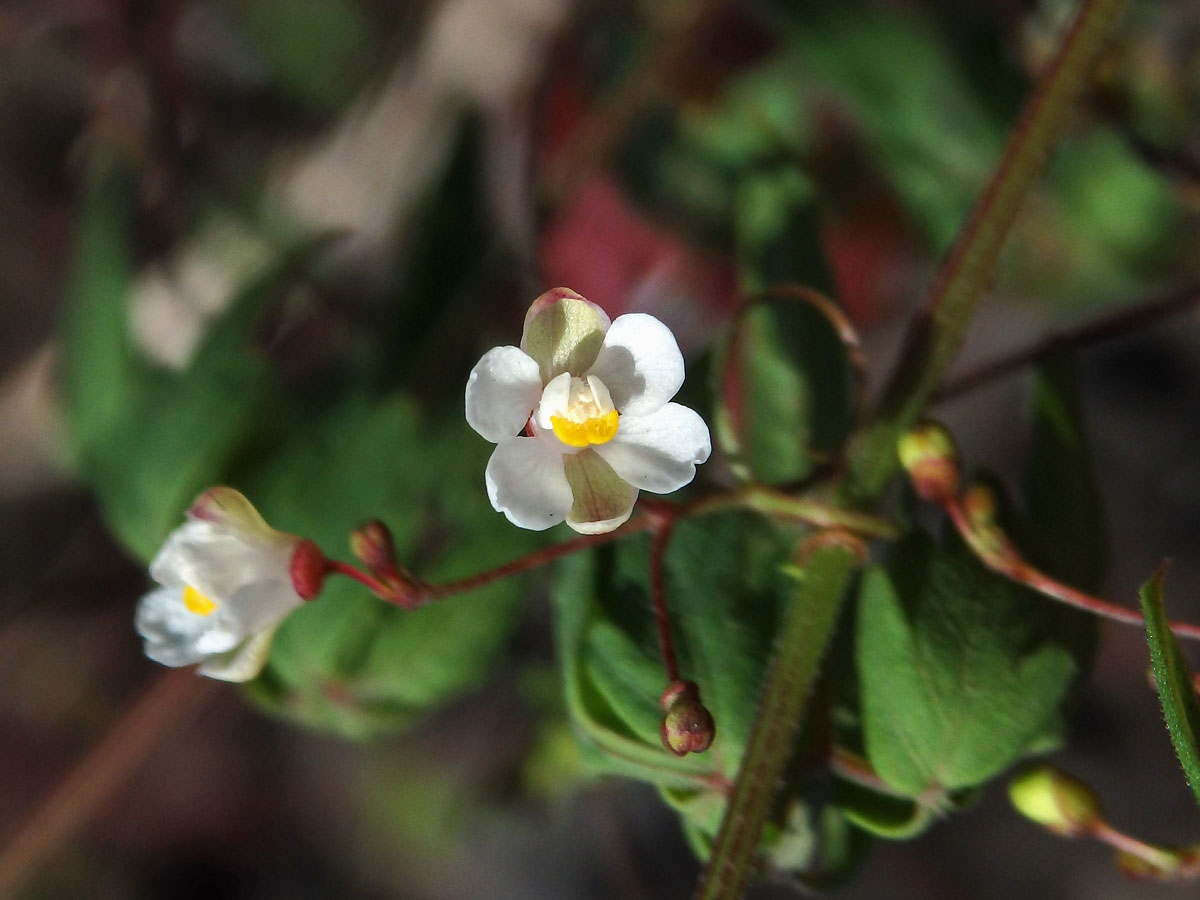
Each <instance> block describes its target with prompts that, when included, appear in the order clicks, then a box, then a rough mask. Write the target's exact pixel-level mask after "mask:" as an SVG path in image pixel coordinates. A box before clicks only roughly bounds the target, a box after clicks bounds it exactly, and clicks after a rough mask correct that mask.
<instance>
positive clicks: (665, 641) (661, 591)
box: [650, 519, 679, 682]
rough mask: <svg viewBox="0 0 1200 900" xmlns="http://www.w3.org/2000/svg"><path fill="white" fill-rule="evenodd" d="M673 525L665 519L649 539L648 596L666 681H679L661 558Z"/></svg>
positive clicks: (664, 554)
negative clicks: (651, 605) (652, 608)
mask: <svg viewBox="0 0 1200 900" xmlns="http://www.w3.org/2000/svg"><path fill="white" fill-rule="evenodd" d="M674 525H675V523H674V521H673V520H671V519H666V520H665V521H664V522H663V523H662V524H661V525H659V526H658V527H657V528H655V529H654V537H653V539H651V541H650V596H651V600H652V601H653V603H654V625H655V627H656V628H657V629H658V649H659V652H660V653H662V661H663V668H664V669H665V670H666V672H667V681H671V682H674V681H679V663H678V662H677V661H676V659H675V642H674V641H673V640H672V639H671V617H670V615H669V614H668V612H667V588H666V578H665V577H664V573H663V559H664V557H665V556H666V554H667V542H668V541H670V539H671V531H672V530H673V529H674Z"/></svg>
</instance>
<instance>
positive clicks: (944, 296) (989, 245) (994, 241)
mask: <svg viewBox="0 0 1200 900" xmlns="http://www.w3.org/2000/svg"><path fill="white" fill-rule="evenodd" d="M1124 7H1125V0H1084V2H1083V5H1082V7H1081V8H1080V11H1079V15H1078V17H1077V18H1076V20H1075V24H1074V25H1073V26H1072V28H1071V31H1070V32H1069V33H1068V34H1067V36H1066V39H1065V40H1064V41H1063V43H1062V46H1061V47H1060V48H1059V52H1058V56H1057V57H1056V58H1055V60H1054V62H1053V63H1052V64H1051V66H1050V68H1049V69H1048V70H1047V71H1046V73H1045V75H1043V77H1042V80H1041V82H1040V83H1039V84H1038V88H1037V90H1036V91H1035V92H1034V95H1033V97H1032V98H1031V99H1030V101H1029V103H1028V105H1027V106H1026V108H1025V111H1024V112H1023V113H1022V116H1021V120H1020V122H1019V123H1018V124H1017V126H1016V128H1015V129H1014V130H1013V133H1012V136H1011V137H1010V138H1009V141H1008V145H1007V146H1006V147H1005V150H1004V155H1003V157H1002V158H1001V161H1000V165H999V166H998V168H997V169H996V171H995V173H994V174H993V175H992V179H991V181H990V182H989V183H988V186H987V188H986V189H985V190H984V192H983V194H982V196H980V198H979V200H978V201H976V204H975V207H974V208H973V209H972V210H971V214H970V216H969V218H968V219H967V222H966V224H965V225H964V226H963V228H962V230H961V231H960V232H959V235H958V238H957V239H956V240H955V242H954V246H953V247H951V248H950V252H949V253H948V254H947V256H946V258H945V259H944V260H943V262H942V265H941V268H940V269H939V270H938V274H937V277H936V279H935V280H934V283H933V287H932V289H931V291H930V297H929V303H928V306H927V307H926V309H925V310H924V311H923V313H922V314H921V315H920V316H919V317H918V318H917V319H916V320H915V321H914V322H913V324H912V327H911V328H910V330H909V334H908V339H907V343H906V349H905V351H904V352H903V353H902V354H901V357H900V363H899V366H898V368H897V370H896V372H895V373H894V374H893V376H892V379H891V381H890V383H889V385H888V388H887V390H886V391H885V393H884V396H883V400H882V401H881V403H880V407H879V412H878V414H877V416H876V417H875V419H874V421H873V422H872V424H870V425H869V426H867V428H866V429H865V430H864V431H863V432H862V433H861V434H860V435H859V436H858V438H857V439H856V440H855V442H854V445H853V446H852V448H851V455H850V459H849V471H848V473H847V479H846V483H845V485H844V486H843V493H844V497H845V499H847V500H850V501H852V502H854V503H866V502H869V501H870V500H872V499H874V498H876V497H878V496H879V495H880V494H881V493H882V492H883V489H884V488H885V487H886V486H887V483H888V480H889V479H890V478H891V476H892V474H893V473H894V472H895V469H896V449H895V448H896V441H897V439H898V438H899V437H900V435H901V434H902V433H903V432H904V431H906V430H907V429H908V428H910V427H911V426H912V425H913V424H914V423H915V422H916V421H917V419H918V418H919V417H920V415H921V413H922V411H923V410H924V409H925V406H926V404H927V403H928V402H929V399H930V397H931V396H932V394H933V392H934V389H935V388H936V387H937V385H938V382H939V381H940V380H941V377H942V375H943V374H944V373H945V371H946V369H947V367H948V366H949V365H950V362H951V361H952V360H953V358H954V356H955V354H956V353H957V352H958V348H959V345H960V344H961V343H962V339H963V336H964V334H965V333H966V329H967V325H968V324H969V323H970V321H971V318H972V316H973V315H974V313H975V308H976V306H978V304H979V299H980V297H981V296H982V294H983V291H984V288H985V287H986V286H987V283H988V281H989V280H990V278H991V276H992V272H993V270H994V269H995V266H996V260H997V258H998V257H999V255H1000V249H1001V247H1002V246H1003V244H1004V240H1005V238H1006V237H1007V236H1008V233H1009V230H1010V229H1011V227H1012V223H1013V221H1014V220H1015V218H1016V215H1017V212H1018V211H1019V210H1020V208H1021V204H1022V203H1023V201H1024V200H1025V197H1026V195H1027V194H1028V193H1029V190H1030V188H1031V187H1032V186H1033V184H1034V182H1035V181H1036V179H1037V178H1038V176H1039V175H1040V174H1041V171H1042V167H1043V165H1044V164H1045V161H1046V158H1047V156H1048V155H1049V153H1050V150H1051V149H1052V148H1053V147H1054V145H1055V144H1056V143H1057V142H1058V139H1059V137H1060V135H1061V134H1062V131H1063V128H1064V126H1065V125H1066V123H1067V120H1068V118H1069V116H1070V113H1071V112H1072V110H1073V109H1074V107H1075V103H1076V101H1077V100H1078V98H1079V96H1080V95H1081V94H1082V93H1083V91H1084V89H1085V87H1086V86H1087V83H1088V79H1089V77H1090V75H1091V73H1092V70H1093V68H1094V67H1095V65H1096V62H1097V60H1098V59H1099V57H1100V53H1101V51H1102V50H1103V49H1104V46H1105V44H1106V42H1107V41H1108V39H1109V37H1110V36H1111V34H1112V32H1113V31H1114V29H1115V27H1116V24H1117V20H1118V18H1119V16H1120V14H1121V11H1122V10H1123V9H1124Z"/></svg>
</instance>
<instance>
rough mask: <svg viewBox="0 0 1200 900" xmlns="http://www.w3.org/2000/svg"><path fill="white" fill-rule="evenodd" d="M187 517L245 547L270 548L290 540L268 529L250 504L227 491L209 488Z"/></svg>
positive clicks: (198, 499)
mask: <svg viewBox="0 0 1200 900" xmlns="http://www.w3.org/2000/svg"><path fill="white" fill-rule="evenodd" d="M187 514H188V517H189V518H192V519H200V520H202V521H205V522H210V523H212V524H213V525H215V526H216V527H217V528H218V529H219V530H221V531H228V532H232V533H233V534H235V535H237V536H238V537H240V538H241V539H242V540H244V541H246V542H247V543H259V544H273V543H278V542H279V541H280V539H281V538H282V539H283V540H285V541H286V540H287V539H288V538H289V537H290V535H284V534H281V533H280V532H278V531H276V530H275V529H274V528H272V527H271V526H270V525H268V524H267V523H266V521H265V520H264V519H263V517H262V516H261V515H259V513H258V510H257V509H255V508H254V504H253V503H251V502H250V501H249V500H247V499H246V497H245V495H244V494H242V493H241V491H236V490H234V489H233V488H231V487H224V486H221V487H214V488H209V489H208V490H207V491H205V492H204V493H203V494H201V495H200V496H199V497H197V498H196V499H195V501H194V502H193V503H192V507H191V509H189V510H188V512H187Z"/></svg>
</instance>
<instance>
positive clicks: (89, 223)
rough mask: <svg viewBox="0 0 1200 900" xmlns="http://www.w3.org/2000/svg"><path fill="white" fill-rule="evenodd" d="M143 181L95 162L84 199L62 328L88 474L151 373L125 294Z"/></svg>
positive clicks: (79, 451)
mask: <svg viewBox="0 0 1200 900" xmlns="http://www.w3.org/2000/svg"><path fill="white" fill-rule="evenodd" d="M135 191H136V184H135V182H134V179H133V176H132V174H131V173H129V172H126V171H124V170H123V169H122V168H121V167H120V166H118V165H115V164H113V163H111V162H102V161H98V160H94V161H93V166H92V168H91V170H90V171H89V172H88V173H87V178H86V184H85V187H84V191H83V194H82V197H81V199H80V204H79V213H78V219H77V224H76V231H75V237H74V247H73V249H72V252H71V272H70V276H69V277H68V284H67V291H66V295H67V296H66V303H65V306H64V318H63V327H62V342H63V370H62V371H63V388H64V390H63V400H64V406H65V408H66V413H67V423H68V425H69V427H70V432H71V433H70V439H71V443H72V446H73V450H74V456H75V462H76V465H77V466H79V468H80V469H81V470H82V471H83V472H84V473H85V474H86V472H87V470H88V468H89V466H90V465H91V464H92V462H93V460H94V458H95V457H96V456H97V455H98V454H99V453H101V452H102V448H104V447H107V446H110V445H111V444H112V443H113V442H114V440H115V435H116V434H117V433H118V432H119V429H120V422H121V419H122V412H123V410H124V408H125V406H126V404H127V403H128V401H129V399H130V397H131V396H132V395H133V394H134V393H135V392H136V391H137V390H138V388H139V387H140V381H141V380H144V379H145V377H146V373H145V371H144V369H143V368H142V367H141V366H140V364H139V362H138V360H137V359H136V358H135V357H134V354H133V352H132V348H131V347H130V346H129V337H128V335H129V316H128V310H127V305H126V297H127V296H128V293H129V286H130V284H131V283H132V281H133V259H132V256H133V249H132V246H131V244H132V237H131V233H130V232H131V229H132V227H133V226H132V216H133V204H134V199H135Z"/></svg>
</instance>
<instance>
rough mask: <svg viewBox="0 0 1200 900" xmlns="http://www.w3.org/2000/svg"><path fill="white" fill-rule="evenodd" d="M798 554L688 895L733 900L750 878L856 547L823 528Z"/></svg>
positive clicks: (704, 899) (853, 564) (857, 552)
mask: <svg viewBox="0 0 1200 900" xmlns="http://www.w3.org/2000/svg"><path fill="white" fill-rule="evenodd" d="M806 548H808V549H807V552H806ZM801 556H802V558H801V559H800V560H799V562H800V565H801V570H802V574H801V576H800V583H799V585H798V587H797V589H796V593H795V596H794V597H793V598H792V600H791V602H790V603H789V604H788V605H787V606H786V608H785V609H784V613H783V622H782V624H781V626H780V630H779V637H778V639H777V642H776V647H775V654H774V657H773V658H772V660H771V664H770V668H769V669H768V671H767V679H766V684H765V685H764V686H763V693H762V700H761V701H760V702H759V706H758V714H757V716H756V717H755V720H754V726H753V728H752V729H751V732H750V742H749V744H748V745H747V747H746V751H745V754H744V756H743V757H742V765H741V769H740V771H739V772H738V777H737V782H736V783H735V785H734V788H733V793H732V794H731V795H730V797H729V805H728V807H727V808H726V810H725V817H724V819H722V821H721V829H720V831H719V832H718V833H717V838H716V841H715V842H714V844H713V850H712V856H711V857H710V858H709V861H708V865H707V867H706V868H705V870H704V874H703V876H702V877H701V880H700V884H699V886H698V887H697V889H696V893H695V895H694V896H695V900H735V898H738V897H740V896H741V895H742V891H743V890H744V889H745V887H746V883H747V882H748V881H749V879H750V874H751V868H752V865H753V860H754V851H755V849H756V848H757V847H758V842H759V838H760V836H761V835H762V830H763V826H764V825H765V824H766V821H767V815H768V813H769V812H770V808H771V802H772V800H773V799H774V797H775V790H776V788H777V787H778V785H779V779H780V777H781V776H782V774H783V769H784V766H785V765H786V764H787V761H788V757H789V755H790V753H791V749H792V741H793V740H794V739H795V736H796V731H797V729H798V728H799V726H800V720H801V716H802V713H803V711H804V705H805V702H806V701H807V699H808V695H809V692H810V691H811V690H812V686H813V682H814V681H815V680H816V676H817V668H818V666H819V665H820V662H821V658H822V657H823V656H824V654H825V648H826V646H827V645H828V644H829V640H830V638H831V637H832V635H833V630H834V625H835V624H836V622H837V617H838V610H839V609H841V599H842V597H843V595H844V594H845V593H846V587H847V585H848V583H849V581H850V576H851V574H852V573H853V571H854V569H855V567H856V565H857V564H858V561H859V559H860V548H859V547H858V546H857V542H856V541H855V539H853V538H850V537H849V536H847V535H836V533H834V532H825V533H823V534H820V535H817V536H815V537H814V538H812V539H810V541H808V542H806V544H805V546H804V547H802V548H801Z"/></svg>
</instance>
